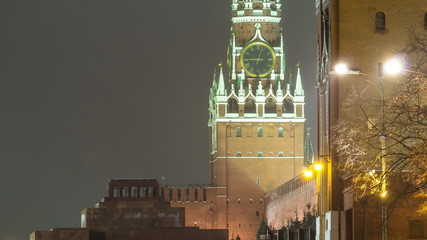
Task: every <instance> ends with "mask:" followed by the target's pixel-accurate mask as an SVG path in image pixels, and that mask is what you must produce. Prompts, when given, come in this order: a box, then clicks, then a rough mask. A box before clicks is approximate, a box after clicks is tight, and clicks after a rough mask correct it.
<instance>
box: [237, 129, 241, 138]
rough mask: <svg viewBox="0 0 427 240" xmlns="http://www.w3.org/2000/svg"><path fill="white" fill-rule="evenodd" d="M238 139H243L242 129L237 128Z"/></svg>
mask: <svg viewBox="0 0 427 240" xmlns="http://www.w3.org/2000/svg"><path fill="white" fill-rule="evenodd" d="M236 137H242V128H241V127H236Z"/></svg>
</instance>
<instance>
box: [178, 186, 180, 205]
mask: <svg viewBox="0 0 427 240" xmlns="http://www.w3.org/2000/svg"><path fill="white" fill-rule="evenodd" d="M178 201H180V202H181V189H179V190H178Z"/></svg>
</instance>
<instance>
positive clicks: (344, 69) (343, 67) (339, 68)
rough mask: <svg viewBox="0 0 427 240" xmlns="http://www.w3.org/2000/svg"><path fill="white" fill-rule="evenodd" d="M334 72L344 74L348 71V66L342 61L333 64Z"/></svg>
mask: <svg viewBox="0 0 427 240" xmlns="http://www.w3.org/2000/svg"><path fill="white" fill-rule="evenodd" d="M335 72H336V73H337V74H340V75H341V74H346V73H347V72H348V68H347V66H346V65H345V64H344V63H340V64H338V65H336V66H335Z"/></svg>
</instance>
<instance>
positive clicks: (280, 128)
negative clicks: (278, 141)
mask: <svg viewBox="0 0 427 240" xmlns="http://www.w3.org/2000/svg"><path fill="white" fill-rule="evenodd" d="M278 137H283V128H282V127H279V133H278Z"/></svg>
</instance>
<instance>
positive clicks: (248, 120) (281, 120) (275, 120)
mask: <svg viewBox="0 0 427 240" xmlns="http://www.w3.org/2000/svg"><path fill="white" fill-rule="evenodd" d="M216 122H245V123H252V122H263V123H269V122H272V123H290V122H293V123H303V122H305V118H291V119H286V118H266V119H265V118H218V119H217V120H216Z"/></svg>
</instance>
